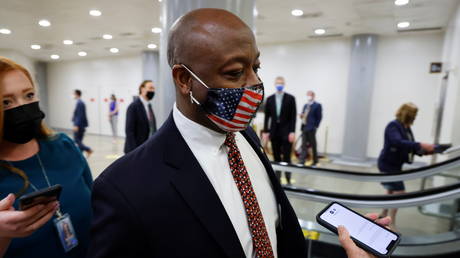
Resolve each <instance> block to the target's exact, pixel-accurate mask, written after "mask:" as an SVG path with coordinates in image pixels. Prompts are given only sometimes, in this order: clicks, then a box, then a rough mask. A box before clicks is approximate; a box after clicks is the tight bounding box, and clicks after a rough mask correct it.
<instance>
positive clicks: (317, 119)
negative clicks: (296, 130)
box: [300, 101, 323, 131]
mask: <svg viewBox="0 0 460 258" xmlns="http://www.w3.org/2000/svg"><path fill="white" fill-rule="evenodd" d="M307 107H308V104H305V105H304V106H303V109H302V113H305V110H307ZM322 109H323V108H322V107H321V104H319V103H318V102H316V101H315V102H313V104H311V107H310V111H309V112H308V116H307V124H306V125H303V124H302V127H301V128H300V129H301V130H302V131H313V130H316V129H318V127H319V123H321V119H322V118H323V111H322Z"/></svg>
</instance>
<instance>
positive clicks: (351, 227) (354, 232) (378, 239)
mask: <svg viewBox="0 0 460 258" xmlns="http://www.w3.org/2000/svg"><path fill="white" fill-rule="evenodd" d="M320 218H321V219H322V220H324V221H326V222H327V223H329V224H331V225H332V226H334V227H336V228H337V227H338V226H340V225H342V226H345V228H346V229H347V230H348V232H349V233H350V235H351V236H352V237H353V238H355V239H356V240H358V241H360V242H362V243H363V244H365V245H367V246H369V247H371V248H372V249H374V250H375V251H377V252H378V253H381V254H383V255H386V254H388V251H389V250H388V249H389V247H390V244H391V243H392V242H393V241H396V239H398V235H396V234H395V233H393V232H391V231H389V230H386V229H385V228H383V227H380V226H378V225H376V224H375V223H373V222H371V221H369V220H367V219H365V218H363V217H361V216H360V215H358V214H356V213H354V212H353V211H351V210H349V209H348V208H345V207H343V206H341V205H340V204H337V203H334V204H332V205H331V206H330V207H329V208H328V209H327V210H326V211H325V212H324V213H323V214H321V215H320Z"/></svg>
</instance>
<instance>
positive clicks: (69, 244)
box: [54, 213, 78, 252]
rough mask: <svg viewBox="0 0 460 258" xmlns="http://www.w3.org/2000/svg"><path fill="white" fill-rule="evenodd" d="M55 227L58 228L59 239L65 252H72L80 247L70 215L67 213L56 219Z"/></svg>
mask: <svg viewBox="0 0 460 258" xmlns="http://www.w3.org/2000/svg"><path fill="white" fill-rule="evenodd" d="M54 226H56V229H57V233H58V237H59V239H60V240H61V244H62V247H63V248H64V251H65V252H68V251H70V250H72V249H73V248H74V247H76V246H77V245H78V239H77V235H76V234H75V230H74V229H73V225H72V221H71V220H70V216H69V214H67V213H66V214H64V215H62V216H59V217H58V218H55V219H54Z"/></svg>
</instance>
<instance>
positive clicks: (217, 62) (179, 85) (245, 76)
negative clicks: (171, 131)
mask: <svg viewBox="0 0 460 258" xmlns="http://www.w3.org/2000/svg"><path fill="white" fill-rule="evenodd" d="M168 63H169V65H170V66H171V68H172V69H171V70H172V71H171V72H172V77H173V79H174V84H175V86H176V104H177V108H178V109H179V110H180V111H181V112H182V114H184V115H185V116H186V117H188V118H189V119H191V120H192V121H195V122H197V123H199V124H201V125H203V126H206V127H208V128H210V129H212V130H215V131H218V132H221V130H220V129H219V128H218V127H217V126H216V125H215V124H214V123H212V122H211V121H210V120H209V119H208V118H207V115H206V113H205V112H203V110H202V109H200V108H199V105H197V104H194V103H193V102H192V101H191V99H192V96H193V98H194V99H196V100H197V101H199V103H205V101H206V99H207V95H208V90H207V87H210V88H241V87H245V86H249V85H256V84H259V83H260V79H259V76H258V75H257V71H258V69H259V66H260V61H259V50H258V49H257V45H256V40H255V37H254V34H253V33H252V30H251V29H250V28H249V27H248V26H247V25H246V24H245V23H244V22H243V21H242V20H241V19H240V18H238V16H236V15H234V14H233V13H231V12H228V11H226V10H222V9H209V8H207V9H197V10H194V11H191V12H189V13H187V14H185V15H184V16H182V17H180V18H179V19H178V20H177V21H176V22H175V23H174V25H173V26H172V27H171V30H170V34H169V39H168ZM184 66H186V67H187V69H185V68H184ZM192 72H193V74H195V75H196V76H197V77H198V78H199V79H200V81H198V80H197V79H195V78H194V77H192V75H191V73H192ZM201 81H202V82H203V83H204V84H206V87H205V86H203V85H202V83H201Z"/></svg>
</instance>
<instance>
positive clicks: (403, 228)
mask: <svg viewBox="0 0 460 258" xmlns="http://www.w3.org/2000/svg"><path fill="white" fill-rule="evenodd" d="M84 142H85V144H87V145H89V146H90V147H92V148H93V150H94V153H93V155H92V156H91V157H90V158H89V159H88V162H89V165H90V167H91V170H92V173H93V176H94V178H96V177H97V176H98V175H99V174H100V173H101V172H102V171H103V170H104V169H105V168H106V167H107V166H109V165H110V164H111V163H112V162H113V161H115V160H116V159H117V158H118V157H120V156H122V155H123V144H124V139H122V138H119V139H117V140H116V141H114V140H113V139H112V138H111V137H108V136H95V135H87V136H86V137H85V140H84ZM321 166H323V167H330V168H335V169H347V170H358V171H367V170H369V169H363V168H353V167H343V166H341V165H336V164H330V163H329V162H323V163H321ZM371 170H373V171H376V169H375V168H371ZM293 179H294V180H295V183H294V185H296V186H301V187H308V188H313V189H320V190H323V191H331V192H341V193H351V194H384V193H385V191H384V189H383V188H382V186H381V185H380V184H378V183H367V182H350V181H347V180H342V179H336V178H330V177H322V176H306V175H299V174H294V175H293ZM420 185H421V181H420V180H411V181H407V182H406V189H407V190H408V191H417V190H419V189H420ZM291 203H292V205H293V206H294V209H295V210H296V212H297V215H298V217H299V218H301V219H303V220H309V221H314V218H315V215H316V213H317V212H319V211H320V209H322V208H323V207H324V206H325V204H322V203H313V202H311V201H305V200H300V199H296V198H291ZM358 211H360V212H362V213H366V212H380V210H363V209H359V210H358ZM397 226H398V230H399V231H400V232H401V233H402V234H404V235H426V234H432V233H439V232H446V231H447V230H448V226H449V223H448V221H447V220H446V219H440V218H436V217H432V216H426V215H423V214H422V213H420V212H419V210H418V209H417V207H412V208H403V209H400V210H399V213H398V216H397Z"/></svg>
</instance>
